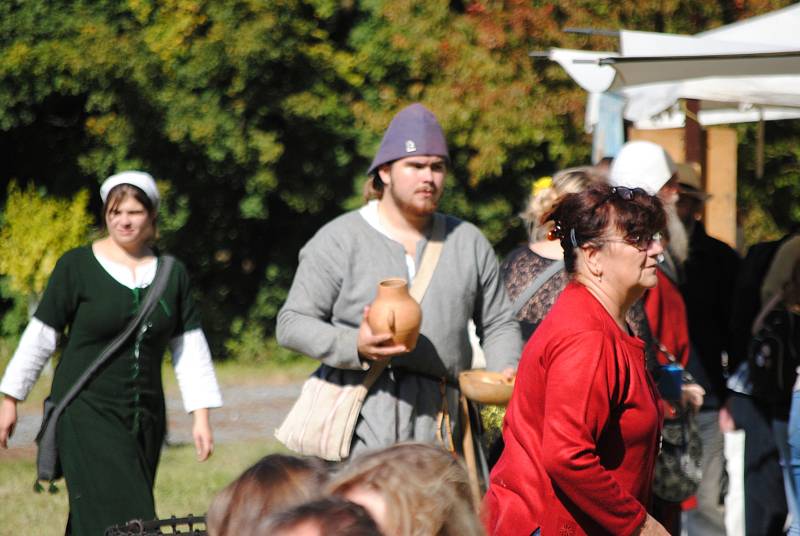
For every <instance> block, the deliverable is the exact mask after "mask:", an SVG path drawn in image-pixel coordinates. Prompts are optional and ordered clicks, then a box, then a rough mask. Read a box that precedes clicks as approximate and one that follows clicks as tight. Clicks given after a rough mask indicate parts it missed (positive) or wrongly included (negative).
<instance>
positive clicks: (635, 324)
mask: <svg viewBox="0 0 800 536" xmlns="http://www.w3.org/2000/svg"><path fill="white" fill-rule="evenodd" d="M554 262H556V261H554V260H553V259H548V258H546V257H542V256H541V255H539V254H537V253H534V252H533V251H531V249H530V248H529V247H528V246H527V245H525V246H520V247H518V248H516V249H515V250H513V251H512V252H511V253H509V254H508V257H506V259H505V261H503V264H502V265H501V266H500V271H501V274H502V276H503V280H504V281H505V286H506V291H507V292H508V296H509V298H511V301H512V302H513V301H515V300H516V299H517V296H519V295H520V294H522V292H523V291H524V290H525V289H526V288H528V285H529V284H530V283H531V281H533V280H534V278H536V276H538V275H539V274H540V273H542V272H543V271H545V270H547V268H548V267H549V266H550V265H551V264H553V263H554ZM568 282H569V276H568V275H567V273H566V272H565V271H563V270H561V271H560V272H557V273H556V274H554V275H553V276H552V277H551V278H550V279H548V280H547V281H545V283H544V284H543V285H542V286H541V288H539V290H538V291H536V293H535V294H534V295H533V296H532V297H531V299H530V300H528V302H527V303H526V304H525V305H523V306H522V309H520V310H519V311H516V318H517V321H519V325H520V331H521V332H522V340H523V342H527V340H528V339H529V338H530V336H531V335H533V332H534V331H536V328H537V327H538V326H539V323H540V322H541V321H542V319H543V318H544V317H545V316H546V315H547V313H549V312H550V309H551V308H552V307H553V304H554V303H555V301H556V298H558V296H559V294H561V291H562V290H564V287H566V286H567V283H568ZM626 320H627V321H628V325H629V326H630V328H631V331H632V332H633V334H634V335H636V336H637V337H639V338H640V339H642V340H643V341H644V342H645V355H646V359H647V365H648V369H650V371H651V373H653V374H654V376H656V377H657V370H656V369H657V366H658V364H657V360H656V346H655V341H654V339H653V336H652V334H651V332H650V325H649V324H648V322H647V316H646V315H645V311H644V301H643V300H637V302H636V303H635V304H634V305H633V306H632V307H631V308H630V310H628V314H627V316H626Z"/></svg>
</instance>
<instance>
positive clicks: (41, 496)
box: [0, 442, 280, 536]
mask: <svg viewBox="0 0 800 536" xmlns="http://www.w3.org/2000/svg"><path fill="white" fill-rule="evenodd" d="M278 450H280V447H279V445H278V444H276V443H274V442H247V443H233V444H224V445H218V446H217V449H216V451H215V452H214V455H213V456H212V457H211V458H210V459H209V460H208V461H207V462H205V463H202V464H199V463H197V462H196V461H195V459H194V449H193V448H192V447H190V446H178V447H169V448H166V449H164V451H163V453H162V457H161V464H160V466H159V472H158V475H157V478H156V486H155V496H156V508H157V511H158V515H159V517H161V518H164V517H169V516H171V515H176V516H178V517H182V516H185V515H188V514H194V515H201V514H204V513H205V512H206V510H207V509H208V505H209V503H210V502H211V499H212V498H213V497H214V495H215V494H216V493H217V492H218V491H219V490H220V489H222V488H223V487H225V485H227V484H228V483H229V482H230V481H231V480H233V479H234V478H235V477H236V476H238V475H239V474H240V473H241V472H242V471H243V470H244V469H245V468H247V467H248V466H250V465H252V464H253V463H254V462H255V461H256V460H258V459H259V458H261V457H262V456H264V455H266V454H269V453H270V452H276V451H278ZM34 466H35V463H34V460H33V459H32V457H24V458H17V459H4V460H3V463H1V464H0V520H2V523H0V535H1V536H12V535H13V536H18V535H21V534H31V535H33V534H36V535H41V536H50V535H52V536H58V535H61V534H64V525H65V523H66V519H67V511H68V507H67V493H66V489H65V487H64V482H63V481H61V482H59V485H58V487H59V492H58V493H56V494H49V493H34V492H33V475H34V474H35V467H34Z"/></svg>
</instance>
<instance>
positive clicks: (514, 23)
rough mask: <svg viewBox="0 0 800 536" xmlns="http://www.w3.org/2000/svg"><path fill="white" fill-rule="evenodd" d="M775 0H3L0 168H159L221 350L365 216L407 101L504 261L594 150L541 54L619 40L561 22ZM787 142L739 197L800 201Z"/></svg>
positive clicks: (664, 25) (781, 217)
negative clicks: (368, 186) (370, 171)
mask: <svg viewBox="0 0 800 536" xmlns="http://www.w3.org/2000/svg"><path fill="white" fill-rule="evenodd" d="M786 4H787V2H786V1H777V0H774V1H770V0H751V1H748V2H742V1H740V0H719V1H717V2H703V1H699V0H691V1H690V0H666V1H665V0H658V1H656V0H643V1H641V2H636V3H624V2H621V3H620V2H594V1H592V2H588V1H586V0H565V1H562V2H558V3H556V2H544V1H538V0H534V1H531V0H505V1H490V0H483V1H475V2H469V1H463V0H462V1H459V0H452V1H448V2H445V1H442V0H431V1H428V2H417V1H412V0H394V1H392V2H388V1H385V0H362V1H361V2H353V1H352V0H274V1H272V2H257V1H255V0H231V1H228V2H212V1H207V0H206V1H204V0H165V1H160V2H156V1H154V0H127V1H122V2H112V1H109V0H74V1H69V2H67V1H64V0H50V1H45V0H26V1H24V2H23V1H20V0H10V1H7V2H3V3H0V162H2V167H1V168H0V176H2V177H3V179H12V178H16V179H17V180H18V181H19V182H20V183H21V184H30V183H32V182H33V181H34V180H36V181H37V185H40V186H42V187H44V188H46V190H47V192H48V194H49V195H53V196H57V197H61V198H68V197H71V196H73V195H74V194H75V193H76V192H77V191H79V190H81V189H83V188H89V190H90V191H91V192H95V191H96V187H97V185H99V183H100V182H101V181H102V180H103V179H104V178H105V177H106V176H108V175H109V174H111V173H113V172H116V171H120V170H122V169H130V168H140V169H145V170H147V171H149V172H150V173H152V174H153V175H154V176H155V177H157V179H159V183H160V185H161V186H163V187H164V190H165V196H164V202H163V204H162V207H163V209H162V214H161V224H160V229H161V234H162V238H161V241H162V245H163V246H164V247H165V248H166V249H168V250H170V251H172V252H174V253H175V254H177V255H178V256H180V257H181V258H182V259H183V260H184V261H185V262H186V263H187V265H188V266H189V269H190V271H191V273H192V274H193V276H194V279H195V286H196V288H197V289H198V290H199V297H200V299H201V303H202V305H203V309H204V319H205V324H206V326H207V328H208V329H209V331H210V334H211V335H212V343H213V344H214V346H215V349H216V350H218V351H224V350H225V348H228V349H229V350H231V351H241V348H240V346H241V344H238V343H241V341H238V342H237V341H236V340H233V341H231V340H229V341H228V344H227V345H225V344H224V343H225V340H226V339H229V338H231V336H232V334H233V336H234V338H240V337H243V338H244V339H246V340H250V341H257V340H258V338H259V337H260V336H261V335H268V334H269V333H270V332H271V330H272V329H273V320H274V316H275V313H276V311H277V308H278V307H279V305H280V302H281V301H282V299H283V296H284V295H285V292H286V289H287V287H288V285H289V283H290V281H291V277H292V274H293V270H294V266H295V263H296V256H297V251H298V249H299V247H300V246H301V245H302V244H303V243H304V242H305V240H307V239H308V238H309V237H310V236H311V235H312V234H313V233H314V232H315V231H316V229H318V228H319V226H320V225H322V224H323V223H324V222H325V221H327V220H329V219H330V218H332V217H333V216H335V215H337V214H339V213H340V212H341V211H342V210H345V209H346V208H349V207H352V206H354V205H356V204H357V203H358V198H359V192H360V191H361V184H362V182H363V180H364V178H365V177H364V171H365V169H366V166H367V165H368V163H369V160H370V158H371V156H372V154H373V152H374V150H375V148H376V147H377V144H378V142H379V140H380V135H381V133H382V131H383V129H384V128H385V127H386V125H387V124H388V121H389V119H390V118H391V116H392V114H393V113H394V112H396V111H397V110H398V109H399V108H400V107H401V106H403V105H405V104H407V103H410V102H413V101H422V102H424V103H425V104H426V105H427V106H429V107H430V108H431V109H433V110H434V112H435V113H436V114H437V116H438V117H439V118H440V120H441V122H442V123H443V126H444V128H445V131H446V134H447V136H448V139H449V141H450V143H451V153H452V155H453V159H454V161H453V164H454V169H453V173H452V175H451V176H452V178H451V180H450V181H449V184H448V192H447V194H446V197H445V206H444V209H445V210H447V211H450V212H453V213H455V214H457V215H459V216H462V217H465V218H467V219H469V220H471V221H474V222H475V223H477V224H478V225H479V226H480V227H481V228H482V229H483V230H484V232H485V233H486V234H487V236H488V237H489V238H490V240H491V241H492V242H493V243H494V244H495V245H496V246H497V248H498V251H499V252H500V253H501V254H502V253H503V252H505V251H508V249H509V248H510V247H512V246H513V245H514V244H515V243H516V242H518V241H519V240H522V239H523V238H524V233H523V231H522V230H521V228H520V226H519V225H518V223H517V222H516V219H515V218H514V214H515V213H516V212H517V211H519V210H520V209H521V208H522V204H523V203H524V199H525V197H526V194H527V192H528V191H529V185H530V181H531V179H533V178H535V177H537V176H541V175H549V174H551V173H552V172H553V171H555V170H556V169H558V168H560V167H564V166H567V165H573V164H580V163H584V162H585V161H586V160H587V158H588V156H589V143H588V141H589V140H588V139H587V137H586V136H585V134H584V133H583V131H582V123H583V105H584V99H585V94H584V93H583V92H582V90H580V89H579V88H578V87H577V86H576V85H575V84H574V83H573V82H572V81H571V80H570V79H569V78H568V76H567V75H566V74H565V73H564V71H563V70H562V69H561V68H560V67H558V66H557V65H554V64H550V63H549V62H547V61H546V60H541V59H531V58H530V57H529V55H528V53H529V52H530V51H531V50H544V49H546V48H548V47H550V46H563V47H571V48H586V49H600V50H613V49H615V48H616V46H617V43H616V41H615V40H614V39H612V38H609V37H598V36H595V37H587V36H584V35H575V34H570V33H564V32H563V31H562V29H563V28H564V27H567V26H573V27H591V28H605V29H617V28H620V27H624V28H629V29H637V30H654V31H669V32H683V33H695V32H697V31H701V30H706V29H710V28H712V27H715V26H719V25H722V24H727V23H730V22H734V21H736V20H739V19H742V18H745V17H748V16H752V15H754V14H759V13H763V12H766V11H769V10H772V9H775V8H778V7H782V6H784V5H786ZM791 128H792V127H790V126H784V125H778V126H775V127H770V128H769V129H768V132H769V141H770V143H769V145H768V147H769V151H768V158H769V159H768V169H769V170H770V175H769V181H768V182H769V183H770V185H769V187H768V188H766V189H757V188H755V187H754V188H752V189H751V188H749V184H750V183H747V184H746V185H745V187H744V188H742V192H743V196H744V199H745V201H746V202H747V203H751V206H755V204H756V203H760V202H763V201H764V200H765V199H766V200H769V199H771V198H769V194H762V193H761V192H764V191H767V190H769V189H770V188H773V186H774V188H777V190H774V189H773V190H772V191H777V192H779V193H787V194H791V196H793V199H795V200H796V199H798V196H797V195H796V194H797V193H798V192H797V191H796V188H798V186H797V184H798V181H796V180H795V181H794V182H792V179H793V178H795V179H796V175H797V173H796V170H795V171H792V169H793V166H794V167H796V166H797V154H796V151H797V149H796V147H797V144H796V143H794V144H793V141H795V138H796V134H795V133H794V132H793V131H792V130H791ZM749 133H750V131H749V130H747V129H744V130H743V134H742V136H743V139H744V140H746V141H750V140H751V138H750V137H749V136H750V134H749ZM747 166H748V164H747V163H746V162H745V163H744V165H740V168H741V169H742V170H743V173H744V174H743V177H744V178H745V179H748V180H749V178H748V176H747ZM777 177H781V178H780V180H778V179H777ZM773 183H774V184H773ZM781 188H783V189H781ZM783 198H784V200H783V201H782V202H783V203H784V205H785V206H778V205H774V204H773V205H770V210H769V213H775V214H776V216H775V220H776V222H777V224H778V225H779V226H781V227H784V226H786V225H788V224H789V223H790V222H792V221H797V218H798V217H800V215H798V206H797V202H796V201H786V200H787V199H789V198H790V195H785V196H783ZM90 207H91V209H92V210H94V211H97V210H98V209H99V199H98V198H97V196H96V195H94V194H93V195H92V198H91V200H90ZM775 210H779V211H781V212H780V213H777V212H775ZM254 344H257V343H254Z"/></svg>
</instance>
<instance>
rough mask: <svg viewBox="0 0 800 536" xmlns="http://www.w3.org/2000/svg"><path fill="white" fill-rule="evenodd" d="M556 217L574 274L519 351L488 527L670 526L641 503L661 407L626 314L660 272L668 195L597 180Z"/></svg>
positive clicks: (547, 530) (624, 531) (614, 530)
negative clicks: (658, 195)
mask: <svg viewBox="0 0 800 536" xmlns="http://www.w3.org/2000/svg"><path fill="white" fill-rule="evenodd" d="M551 220H552V221H553V222H554V223H555V230H554V233H553V235H554V236H553V238H558V239H560V241H561V245H562V247H563V248H564V262H565V268H566V270H567V272H568V273H569V274H570V277H571V280H570V282H569V284H568V285H567V287H566V288H565V289H564V291H563V292H562V294H561V296H559V298H558V300H557V301H556V303H555V304H554V306H553V308H552V309H551V311H550V313H549V314H548V315H547V316H546V317H545V319H544V320H543V321H542V323H541V324H540V326H539V329H537V330H536V332H535V333H534V335H533V337H531V339H530V340H529V341H528V344H527V345H526V346H525V349H524V351H523V353H522V359H521V361H520V364H519V370H518V373H517V380H516V386H515V388H514V394H513V396H512V398H511V402H510V403H509V406H508V410H507V412H506V416H505V422H504V425H503V438H504V440H505V444H506V447H505V450H504V451H503V455H502V457H501V458H500V460H499V461H498V462H497V465H495V467H494V470H493V471H492V473H491V479H490V487H489V490H488V492H487V495H486V498H485V500H484V520H485V523H486V527H487V530H488V532H489V534H496V535H503V536H505V535H518V534H519V535H525V536H528V535H531V534H536V535H538V534H542V535H543V536H550V535H553V536H561V535H570V536H573V535H580V534H591V535H594V534H613V535H631V534H635V535H638V534H642V535H648V536H649V535H664V536H666V535H667V534H668V533H667V532H666V531H665V529H664V527H662V526H661V525H660V524H659V523H658V522H657V521H655V520H654V519H653V518H652V517H650V516H649V515H648V514H647V511H646V507H647V505H648V503H649V501H650V490H651V486H652V479H653V466H654V463H655V459H656V455H657V453H658V448H659V439H660V423H661V417H662V416H661V409H660V406H659V404H658V394H657V392H656V387H655V385H654V383H653V381H652V378H651V377H650V374H649V373H648V372H647V369H646V367H645V358H644V343H643V342H642V341H641V340H640V339H638V338H636V337H635V336H633V335H632V334H631V331H630V328H629V327H628V325H627V324H626V322H625V313H626V311H627V310H628V308H629V307H630V306H631V304H633V303H634V302H635V301H636V300H637V299H638V298H639V297H641V296H642V294H643V293H644V291H645V290H646V289H648V288H651V287H653V286H655V285H656V282H657V275H656V270H657V269H656V263H657V261H656V258H657V256H658V255H659V254H660V253H661V252H662V247H661V243H660V236H659V235H658V234H657V233H658V231H659V230H661V229H663V228H664V226H665V216H664V212H663V209H662V206H661V203H660V201H659V200H658V199H657V198H656V197H654V196H650V195H648V194H647V193H646V192H645V191H644V190H641V189H638V188H637V189H628V188H623V187H611V186H608V185H605V184H597V185H593V186H591V187H589V188H588V189H587V190H585V191H583V192H579V193H576V194H570V195H567V196H565V197H564V198H563V199H562V200H561V201H560V202H559V204H558V205H557V206H556V207H554V209H553V210H552V211H551V212H550V213H549V214H547V215H545V217H544V218H543V221H551Z"/></svg>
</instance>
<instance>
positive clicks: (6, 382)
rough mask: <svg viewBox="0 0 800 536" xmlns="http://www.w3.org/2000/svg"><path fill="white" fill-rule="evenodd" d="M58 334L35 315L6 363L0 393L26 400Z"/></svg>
mask: <svg viewBox="0 0 800 536" xmlns="http://www.w3.org/2000/svg"><path fill="white" fill-rule="evenodd" d="M58 339H59V333H58V332H56V330H55V329H53V328H51V327H50V326H48V325H47V324H45V323H44V322H42V321H41V320H39V319H38V318H36V317H34V318H32V319H31V321H30V322H29V323H28V327H26V328H25V331H24V332H23V333H22V338H20V340H19V345H18V346H17V350H16V351H15V352H14V356H13V357H12V358H11V361H9V362H8V367H6V372H5V374H3V380H2V381H0V392H2V393H5V394H7V395H9V396H12V397H14V398H16V399H17V400H25V399H26V398H27V397H28V394H29V393H30V392H31V389H33V384H34V383H36V380H37V379H38V378H39V374H41V373H42V369H43V368H44V366H45V364H46V363H47V360H48V359H49V358H50V356H51V355H53V352H55V351H56V347H57V346H58Z"/></svg>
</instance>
